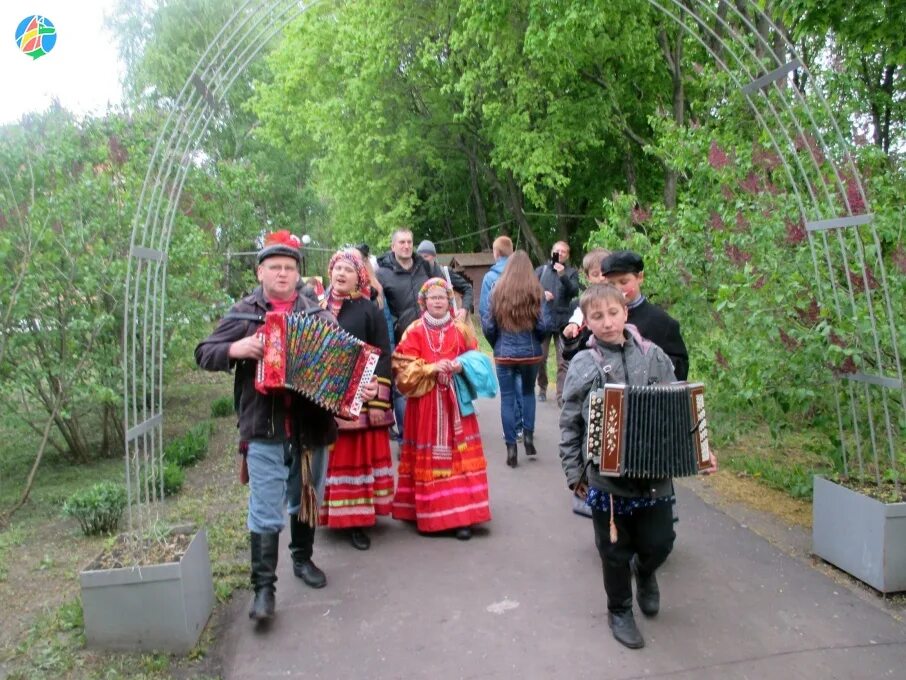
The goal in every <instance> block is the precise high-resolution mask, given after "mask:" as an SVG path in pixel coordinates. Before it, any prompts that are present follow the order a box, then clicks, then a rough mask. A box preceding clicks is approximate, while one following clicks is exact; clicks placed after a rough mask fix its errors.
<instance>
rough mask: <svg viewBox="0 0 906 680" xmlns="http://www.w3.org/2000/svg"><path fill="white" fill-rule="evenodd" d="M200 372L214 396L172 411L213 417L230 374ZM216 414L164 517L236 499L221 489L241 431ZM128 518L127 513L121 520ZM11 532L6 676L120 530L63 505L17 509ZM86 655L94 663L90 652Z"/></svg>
mask: <svg viewBox="0 0 906 680" xmlns="http://www.w3.org/2000/svg"><path fill="white" fill-rule="evenodd" d="M201 380H202V381H203V382H205V383H209V384H210V387H211V388H212V396H210V397H208V396H206V397H205V399H203V400H200V402H201V403H195V404H190V403H184V401H185V400H182V399H176V400H174V402H173V403H172V404H171V405H169V408H172V409H174V411H173V412H174V413H175V411H176V409H179V411H180V417H187V418H188V420H190V421H191V420H192V419H193V418H198V419H204V418H207V417H209V415H210V405H211V401H212V400H213V399H214V398H216V397H217V396H220V395H221V394H229V392H230V387H231V384H232V383H231V382H230V378H229V376H226V379H224V378H223V377H220V376H218V377H217V379H216V380H209V379H206V378H204V377H202V378H201ZM172 420H176V418H172ZM215 422H216V427H215V430H214V433H213V434H212V436H211V439H210V442H209V448H208V455H207V457H206V458H205V459H204V460H202V461H200V462H199V463H198V464H196V465H195V466H193V467H192V468H189V469H188V470H186V481H185V484H184V486H183V489H182V491H181V492H180V494H179V496H177V497H176V498H175V499H174V500H167V501H165V502H164V503H163V504H161V507H160V508H159V516H160V518H161V520H163V521H167V520H168V518H170V517H174V515H175V514H177V513H178V516H177V517H174V520H175V521H179V522H180V523H182V522H183V521H185V519H186V516H185V512H186V504H187V502H188V503H190V504H192V505H193V506H201V509H200V510H199V509H197V508H195V509H194V510H193V511H192V512H193V514H195V515H196V516H197V514H198V513H199V512H201V513H203V515H204V516H205V517H216V516H217V515H219V514H221V513H223V512H224V511H225V510H226V506H225V505H224V503H229V504H232V505H234V504H235V499H233V498H231V497H230V494H221V493H218V490H219V489H223V488H229V487H233V486H234V473H235V468H234V459H233V452H234V451H235V443H234V442H235V436H236V435H235V429H234V428H233V427H232V423H233V420H232V418H224V419H220V420H217V421H215ZM202 499H204V501H202ZM124 525H125V518H124V520H123V522H122V523H121V527H123V526H124ZM5 533H6V542H7V543H12V545H11V546H10V547H8V548H7V549H6V558H5V560H4V562H5V565H6V568H7V573H6V578H5V580H0V601H2V602H3V603H4V606H3V609H4V611H6V612H9V611H13V610H15V612H16V616H0V678H3V677H5V676H6V674H7V673H8V672H10V671H11V670H12V669H13V668H14V667H15V666H16V665H17V659H16V658H15V657H16V656H17V647H20V645H22V644H23V643H24V641H25V640H26V639H27V637H28V635H29V631H30V630H31V629H32V628H33V627H35V626H36V624H39V623H40V622H41V621H42V618H43V617H44V616H45V615H53V614H54V612H56V610H57V609H58V608H59V607H60V606H61V605H62V604H63V603H65V602H67V601H70V600H74V599H75V598H77V597H78V594H79V577H78V574H79V571H80V570H82V569H85V568H86V567H87V566H88V565H89V564H91V563H92V562H93V561H94V560H96V559H97V558H98V557H99V555H101V553H102V552H103V551H104V550H105V548H107V547H108V546H111V545H113V544H114V543H115V541H116V539H115V537H86V536H84V535H82V533H81V530H80V529H79V526H78V523H77V522H76V520H74V519H69V518H63V517H62V516H61V515H60V511H59V508H56V509H54V508H48V509H47V510H46V511H43V512H35V513H30V515H29V516H28V517H27V518H25V519H24V520H22V521H16V518H15V517H14V520H13V522H12V525H11V527H10V529H8V530H7V531H6V532H5ZM86 654H87V656H89V657H90V656H91V654H90V653H86ZM20 660H21V659H20ZM86 662H87V665H88V666H90V665H91V662H90V659H86Z"/></svg>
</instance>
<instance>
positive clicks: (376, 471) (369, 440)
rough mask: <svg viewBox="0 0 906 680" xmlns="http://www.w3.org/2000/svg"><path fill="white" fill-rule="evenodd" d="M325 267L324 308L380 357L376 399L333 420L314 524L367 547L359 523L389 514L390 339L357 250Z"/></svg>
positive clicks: (368, 542)
mask: <svg viewBox="0 0 906 680" xmlns="http://www.w3.org/2000/svg"><path fill="white" fill-rule="evenodd" d="M327 271H328V275H329V278H330V286H329V287H328V289H327V290H326V291H325V296H324V303H323V304H324V306H325V307H327V309H329V310H330V311H331V312H333V314H334V315H335V316H336V317H337V321H338V322H339V324H340V326H341V327H342V328H343V329H344V330H346V331H348V332H349V333H351V334H352V335H354V336H356V337H357V338H358V339H359V340H363V341H365V342H367V343H368V344H370V345H374V346H375V347H377V348H378V349H380V350H381V358H380V360H379V361H378V365H377V368H376V370H375V378H376V380H377V383H378V384H377V389H378V394H377V397H376V398H375V399H373V400H371V401H369V402H368V403H367V404H365V406H364V407H363V408H362V412H361V414H360V415H359V417H358V419H356V420H353V421H349V420H341V419H339V418H338V419H337V425H338V426H339V436H338V438H337V442H336V444H334V446H333V449H332V450H331V452H330V456H329V458H328V465H327V483H326V486H325V490H324V501H323V502H322V504H321V511H320V523H321V524H322V525H323V526H326V527H328V528H331V529H346V530H349V539H350V541H351V543H352V546H353V547H354V548H357V549H358V550H368V548H369V547H370V546H371V539H370V538H369V536H368V534H366V533H365V531H364V527H368V526H373V525H374V524H375V522H376V521H377V520H376V517H377V515H389V514H390V504H391V501H392V498H393V462H392V461H391V458H390V435H389V428H390V425H392V424H393V412H392V411H391V410H390V340H389V338H388V335H387V324H386V322H385V321H384V315H383V313H382V312H381V311H380V310H379V309H378V307H377V305H376V304H375V303H374V302H372V301H371V299H370V297H371V291H370V288H369V285H370V277H369V275H368V271H367V270H366V268H365V266H364V264H363V263H362V258H361V257H360V255H359V253H358V251H356V250H354V249H348V250H341V251H339V252H337V253H335V254H334V255H333V257H331V258H330V264H329V265H328V267H327Z"/></svg>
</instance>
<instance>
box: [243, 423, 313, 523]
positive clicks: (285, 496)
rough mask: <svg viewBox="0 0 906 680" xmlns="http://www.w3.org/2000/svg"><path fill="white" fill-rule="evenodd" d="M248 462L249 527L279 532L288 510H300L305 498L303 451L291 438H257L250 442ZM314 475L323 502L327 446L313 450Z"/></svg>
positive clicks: (293, 511)
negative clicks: (303, 487) (302, 465)
mask: <svg viewBox="0 0 906 680" xmlns="http://www.w3.org/2000/svg"><path fill="white" fill-rule="evenodd" d="M246 462H247V463H248V468H249V510H248V520H247V525H248V528H249V531H252V532H255V533H257V534H266V533H278V532H279V531H281V530H282V529H283V527H285V526H286V513H287V510H288V511H289V512H290V513H296V512H299V505H300V504H301V500H302V488H301V483H302V482H301V476H300V475H301V458H300V456H299V453H298V451H294V450H293V446H292V444H290V443H289V442H275V441H269V440H265V439H253V440H251V441H250V442H249V450H248V455H247V456H246ZM311 478H312V482H313V483H314V485H315V493H316V494H317V496H318V504H320V503H321V499H322V498H323V497H324V481H325V479H326V478H327V447H325V446H320V447H317V448H315V449H314V451H313V455H312V461H311ZM287 503H288V506H287Z"/></svg>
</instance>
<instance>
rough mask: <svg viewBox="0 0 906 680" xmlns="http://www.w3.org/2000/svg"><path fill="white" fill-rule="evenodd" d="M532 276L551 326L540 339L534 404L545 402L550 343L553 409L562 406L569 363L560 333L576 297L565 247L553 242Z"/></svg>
mask: <svg viewBox="0 0 906 680" xmlns="http://www.w3.org/2000/svg"><path fill="white" fill-rule="evenodd" d="M535 276H537V277H538V279H539V280H540V281H541V287H542V288H543V289H544V303H543V304H544V307H545V310H544V313H545V317H546V318H547V319H549V320H550V323H551V324H552V326H551V329H550V332H549V333H546V334H545V336H544V341H543V342H542V345H541V346H542V348H543V350H544V360H543V361H542V362H541V367H540V370H539V371H538V401H546V400H547V385H548V380H547V357H548V355H549V353H550V346H551V340H552V339H553V342H554V350H555V351H556V353H557V383H556V384H557V406H558V407H559V406H562V404H563V381H564V380H566V371H567V369H568V368H569V364H568V363H567V362H566V361H565V360H564V358H563V346H562V343H561V342H560V330H561V329H562V328H563V327H564V326H565V325H566V324H567V323H568V322H569V317H570V315H571V314H572V313H573V309H574V302H573V301H574V300H575V298H576V296H577V295H578V294H579V271H578V270H577V269H576V268H575V267H572V266H571V265H570V264H569V244H568V243H566V242H565V241H557V242H556V243H555V244H554V245H553V247H552V248H551V259H550V262H546V263H544V264H543V265H541V266H540V267H538V268H537V269H535Z"/></svg>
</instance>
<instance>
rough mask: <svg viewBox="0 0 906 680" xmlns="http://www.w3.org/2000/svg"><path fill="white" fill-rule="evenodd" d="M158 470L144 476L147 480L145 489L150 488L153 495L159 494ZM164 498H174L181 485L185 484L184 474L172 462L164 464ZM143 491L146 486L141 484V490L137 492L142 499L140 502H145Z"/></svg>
mask: <svg viewBox="0 0 906 680" xmlns="http://www.w3.org/2000/svg"><path fill="white" fill-rule="evenodd" d="M160 469H161V468H159V467H158V468H155V470H154V474H153V475H152V474H150V473H148V474H146V475H145V479H146V480H147V482H148V483H147V487H152V488H153V489H154V490H155V495H157V494H160V477H159V475H160ZM163 471H164V497H167V496H175V495H176V494H178V493H179V491H180V489H182V486H183V484H185V482H186V472H185V470H183V469H182V468H181V467H180V466H179V465H177V464H176V463H172V462H167V463H164V467H163ZM145 489H146V485H145V483H144V482H143V483H142V488H141V490H140V491H139V494H140V495H141V497H142V500H145Z"/></svg>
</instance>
